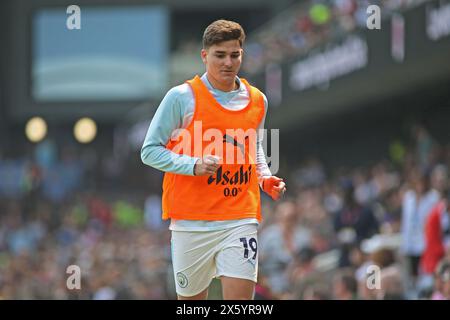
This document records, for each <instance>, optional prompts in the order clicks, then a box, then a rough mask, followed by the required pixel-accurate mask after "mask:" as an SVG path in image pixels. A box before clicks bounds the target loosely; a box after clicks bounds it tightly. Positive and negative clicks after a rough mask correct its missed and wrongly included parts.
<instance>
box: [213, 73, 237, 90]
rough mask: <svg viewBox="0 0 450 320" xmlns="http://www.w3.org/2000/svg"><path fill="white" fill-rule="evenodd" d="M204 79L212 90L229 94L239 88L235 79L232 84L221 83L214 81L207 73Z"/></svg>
mask: <svg viewBox="0 0 450 320" xmlns="http://www.w3.org/2000/svg"><path fill="white" fill-rule="evenodd" d="M206 78H207V79H208V81H209V83H210V84H211V86H212V87H213V88H214V89H217V90H220V91H224V92H230V91H233V90H237V89H238V88H239V84H238V83H237V81H236V79H235V80H234V81H233V82H232V83H229V84H228V83H223V82H219V81H216V79H214V78H213V77H211V76H210V75H209V74H208V73H207V74H206Z"/></svg>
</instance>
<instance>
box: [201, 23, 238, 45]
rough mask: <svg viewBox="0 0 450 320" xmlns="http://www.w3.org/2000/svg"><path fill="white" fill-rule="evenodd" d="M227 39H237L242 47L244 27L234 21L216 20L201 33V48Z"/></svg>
mask: <svg viewBox="0 0 450 320" xmlns="http://www.w3.org/2000/svg"><path fill="white" fill-rule="evenodd" d="M228 40H238V41H239V45H240V46H241V48H242V45H243V44H244V41H245V32H244V29H243V28H242V27H241V25H240V24H239V23H237V22H234V21H229V20H223V19H221V20H216V21H214V22H213V23H211V24H210V25H209V26H208V27H207V28H206V29H205V32H204V33H203V48H204V49H208V48H209V47H211V46H212V45H215V44H218V43H221V42H224V41H228Z"/></svg>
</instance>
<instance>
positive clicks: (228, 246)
mask: <svg viewBox="0 0 450 320" xmlns="http://www.w3.org/2000/svg"><path fill="white" fill-rule="evenodd" d="M257 240H258V239H257V225H256V224H246V225H242V226H238V227H234V228H230V229H226V230H218V231H204V232H189V231H172V262H173V271H174V276H175V284H176V291H177V294H178V295H180V296H184V297H191V296H194V295H197V294H199V293H200V292H202V291H203V290H205V289H206V288H208V287H209V285H210V283H211V280H212V279H213V278H218V277H221V276H226V277H232V278H240V279H248V280H251V281H254V282H256V278H257V275H258V244H257Z"/></svg>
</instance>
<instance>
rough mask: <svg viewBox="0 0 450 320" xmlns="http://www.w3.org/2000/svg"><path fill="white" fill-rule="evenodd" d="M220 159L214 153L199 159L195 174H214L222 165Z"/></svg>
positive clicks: (195, 166)
mask: <svg viewBox="0 0 450 320" xmlns="http://www.w3.org/2000/svg"><path fill="white" fill-rule="evenodd" d="M219 160H220V158H219V157H217V156H212V155H207V156H204V157H203V159H198V160H197V162H196V163H195V165H194V176H209V175H212V174H214V173H215V172H216V171H217V169H219V167H220V164H219Z"/></svg>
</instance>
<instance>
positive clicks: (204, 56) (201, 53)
mask: <svg viewBox="0 0 450 320" xmlns="http://www.w3.org/2000/svg"><path fill="white" fill-rule="evenodd" d="M207 55H208V52H207V51H206V49H202V51H201V52H200V56H201V57H202V61H203V63H204V64H206V56H207Z"/></svg>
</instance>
